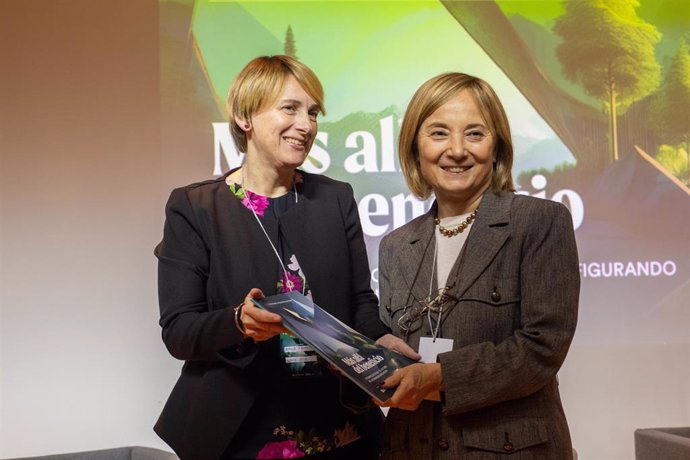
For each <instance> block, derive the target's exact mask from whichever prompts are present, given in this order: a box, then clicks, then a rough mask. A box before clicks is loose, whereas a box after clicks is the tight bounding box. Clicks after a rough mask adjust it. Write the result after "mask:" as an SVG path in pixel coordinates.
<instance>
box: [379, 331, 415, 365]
mask: <svg viewBox="0 0 690 460" xmlns="http://www.w3.org/2000/svg"><path fill="white" fill-rule="evenodd" d="M376 343H378V344H379V345H383V346H384V347H386V348H388V349H389V350H393V351H397V352H398V353H400V354H401V355H404V356H407V357H408V358H410V359H414V360H415V361H419V360H420V359H422V355H420V354H419V353H417V352H416V351H414V349H413V348H412V347H411V346H409V345H408V344H407V343H405V341H404V340H403V339H401V338H400V337H396V336H394V335H393V334H386V335H384V336H381V337H379V339H378V340H377V341H376Z"/></svg>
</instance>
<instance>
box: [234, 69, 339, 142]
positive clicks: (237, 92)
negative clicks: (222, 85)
mask: <svg viewBox="0 0 690 460" xmlns="http://www.w3.org/2000/svg"><path fill="white" fill-rule="evenodd" d="M290 75H292V76H293V77H295V80H297V83H299V84H300V86H301V87H302V89H304V91H306V93H307V94H308V95H309V96H310V97H311V98H312V99H314V101H315V102H316V103H317V104H318V106H319V112H321V113H322V114H325V113H326V109H325V107H324V102H323V101H324V96H323V87H322V86H321V82H320V81H319V79H318V78H317V76H316V75H315V74H314V72H313V71H312V70H311V69H310V68H309V67H307V66H306V65H304V64H302V63H301V62H299V61H298V60H297V59H295V58H293V57H290V56H283V55H277V56H260V57H257V58H255V59H252V60H251V61H250V62H249V63H248V64H247V65H246V66H244V68H243V69H242V70H241V71H240V73H239V74H238V75H237V77H235V80H234V81H233V82H232V85H230V89H229V90H228V98H227V110H228V122H229V124H230V133H231V134H232V138H233V139H234V141H235V145H236V146H237V148H238V150H239V151H241V152H244V153H246V152H247V135H246V133H245V132H244V131H243V130H242V129H241V128H240V127H239V126H238V125H237V123H236V122H235V117H238V118H241V119H243V120H251V118H252V116H253V115H254V114H255V113H256V112H258V111H259V110H261V109H262V108H264V107H265V106H266V105H268V104H270V103H272V102H273V101H275V100H276V99H278V97H279V96H280V92H281V91H282V90H283V86H284V85H285V80H286V79H287V78H288V77H289V76H290Z"/></svg>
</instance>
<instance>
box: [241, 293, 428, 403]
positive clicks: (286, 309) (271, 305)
mask: <svg viewBox="0 0 690 460" xmlns="http://www.w3.org/2000/svg"><path fill="white" fill-rule="evenodd" d="M252 301H253V302H254V303H255V304H256V305H257V306H258V307H259V308H263V309H264V310H267V311H270V312H271V313H277V314H278V315H280V316H281V317H282V318H283V326H285V328H286V329H288V330H289V331H290V332H292V333H293V334H295V335H296V336H297V337H299V338H300V339H302V340H303V341H304V342H305V343H307V344H308V345H310V346H311V347H312V348H314V350H316V352H317V353H318V354H319V355H321V357H323V358H324V359H325V360H326V361H328V362H329V363H331V364H332V365H333V366H335V367H336V368H337V369H338V370H340V372H341V373H342V374H343V375H345V376H347V377H348V378H349V379H350V380H352V381H353V382H354V383H356V384H357V385H359V387H360V388H362V389H363V390H364V391H366V392H367V393H368V394H369V395H371V396H372V397H373V398H375V399H377V400H378V401H380V402H386V401H387V400H389V399H390V398H391V396H393V393H395V389H388V390H385V389H382V388H379V386H378V385H379V384H380V383H382V382H383V381H384V380H386V378H387V377H388V376H389V375H391V374H392V373H393V372H395V370H396V369H399V368H401V367H405V366H409V365H410V364H414V363H415V362H416V361H413V360H412V359H410V358H407V357H406V356H403V355H401V354H400V353H397V352H395V351H392V350H389V349H387V348H386V347H384V346H382V345H379V344H377V343H376V342H374V341H373V340H371V339H370V338H369V337H366V336H365V335H362V334H360V333H359V332H357V331H355V330H354V329H352V328H351V327H349V326H347V325H346V324H344V323H343V322H341V321H340V320H338V319H337V318H335V317H334V316H332V315H331V314H330V313H328V312H326V311H325V310H323V309H322V308H320V307H319V306H318V305H316V304H315V303H314V302H313V301H312V300H311V299H309V298H307V297H305V296H303V295H302V294H300V293H299V292H295V291H293V292H287V293H284V294H278V295H274V296H271V297H266V298H263V299H252Z"/></svg>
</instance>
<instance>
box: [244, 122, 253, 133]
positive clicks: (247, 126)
mask: <svg viewBox="0 0 690 460" xmlns="http://www.w3.org/2000/svg"><path fill="white" fill-rule="evenodd" d="M249 128H251V125H250V124H249V123H245V124H244V129H245V130H246V131H248V130H249Z"/></svg>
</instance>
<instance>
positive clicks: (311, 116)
mask: <svg viewBox="0 0 690 460" xmlns="http://www.w3.org/2000/svg"><path fill="white" fill-rule="evenodd" d="M319 112H320V108H319V104H317V103H316V102H315V101H314V99H312V98H311V97H310V96H309V94H307V92H306V91H305V90H304V89H303V88H302V87H301V86H300V84H299V83H298V82H297V80H296V79H295V77H293V76H289V77H287V78H286V80H285V84H284V85H283V90H282V91H281V92H280V94H279V96H278V98H277V99H276V100H275V101H273V102H271V103H268V104H266V106H265V107H263V108H262V109H261V110H259V111H257V112H256V113H255V114H254V115H253V116H252V118H251V121H250V122H249V127H248V128H247V129H246V135H247V155H251V156H253V158H254V160H255V161H256V162H258V163H260V164H262V165H263V166H264V167H269V168H274V169H275V170H277V171H285V170H293V169H295V168H296V167H298V166H300V165H301V164H302V163H303V162H304V160H305V158H306V157H307V154H308V153H309V150H310V149H311V146H312V143H313V142H314V138H315V136H316V133H317V130H318V126H317V122H316V118H317V116H318V114H319ZM237 123H238V125H240V126H244V125H245V124H246V123H247V122H246V121H245V120H239V119H238V120H237Z"/></svg>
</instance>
